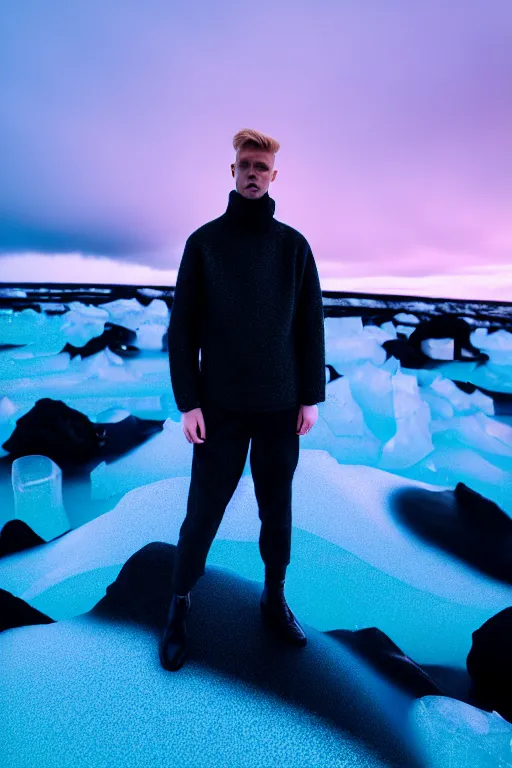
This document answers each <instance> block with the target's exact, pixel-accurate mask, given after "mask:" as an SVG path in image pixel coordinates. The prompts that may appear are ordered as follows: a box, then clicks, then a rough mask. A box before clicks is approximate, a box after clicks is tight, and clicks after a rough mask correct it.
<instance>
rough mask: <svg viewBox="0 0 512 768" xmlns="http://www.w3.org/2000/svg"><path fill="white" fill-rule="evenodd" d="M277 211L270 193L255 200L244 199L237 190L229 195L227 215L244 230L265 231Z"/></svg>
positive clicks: (233, 190)
mask: <svg viewBox="0 0 512 768" xmlns="http://www.w3.org/2000/svg"><path fill="white" fill-rule="evenodd" d="M275 209H276V203H275V200H273V199H272V198H271V197H270V196H269V194H268V192H265V194H264V195H262V196H261V197H257V198H254V199H251V198H248V197H244V196H243V195H241V194H240V192H238V190H236V189H232V190H231V192H230V193H229V202H228V207H227V208H226V215H227V216H228V217H229V218H230V219H231V220H232V221H235V222H236V223H238V224H240V225H242V226H243V227H244V228H248V229H249V228H250V229H264V228H265V227H267V226H268V224H269V223H270V222H271V221H272V218H273V216H274V211H275Z"/></svg>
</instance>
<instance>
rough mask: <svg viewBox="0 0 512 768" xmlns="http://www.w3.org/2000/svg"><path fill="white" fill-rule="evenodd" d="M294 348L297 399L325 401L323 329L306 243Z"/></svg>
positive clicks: (317, 287)
mask: <svg viewBox="0 0 512 768" xmlns="http://www.w3.org/2000/svg"><path fill="white" fill-rule="evenodd" d="M295 338H296V349H297V356H298V361H299V402H300V403H301V405H316V403H320V402H324V400H325V385H326V378H325V329H324V310H323V304H322V289H321V287H320V278H319V276H318V270H317V267H316V263H315V259H314V256H313V253H312V251H311V248H310V246H309V245H308V248H307V257H306V264H305V267H304V273H303V277H302V283H301V288H300V293H299V298H298V305H297V315H296V325H295Z"/></svg>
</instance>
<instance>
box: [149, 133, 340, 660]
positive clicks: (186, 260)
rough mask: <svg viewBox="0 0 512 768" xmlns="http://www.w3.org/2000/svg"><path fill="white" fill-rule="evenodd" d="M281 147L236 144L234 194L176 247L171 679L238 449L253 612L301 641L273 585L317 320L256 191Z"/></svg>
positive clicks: (317, 355) (313, 408) (311, 410)
mask: <svg viewBox="0 0 512 768" xmlns="http://www.w3.org/2000/svg"><path fill="white" fill-rule="evenodd" d="M279 146H280V145H279V144H278V142H277V141H276V140H275V139H273V138H272V137H270V136H265V135H264V134H262V133H260V132H259V131H254V130H250V129H245V130H242V131H239V132H238V133H237V134H236V135H235V136H234V138H233V147H234V149H235V150H236V161H235V163H233V164H232V165H231V173H232V175H233V177H234V179H235V182H236V189H234V190H232V191H231V192H230V193H229V203H228V207H227V209H226V212H225V213H224V214H223V215H222V216H220V217H218V218H217V219H214V220H213V221H211V222H208V223H207V224H204V225H203V226H201V227H199V229H197V230H196V231H195V232H193V233H192V234H191V235H190V237H189V238H188V239H187V242H186V245H185V250H184V253H183V257H182V260H181V263H180V267H179V270H178V276H177V279H176V288H175V293H174V300H173V304H172V308H171V319H170V324H169V330H168V342H169V343H168V349H169V363H170V375H171V383H172V388H173V392H174V396H175V399H176V404H177V407H178V410H179V411H180V412H182V413H183V416H182V427H183V432H184V434H185V437H186V439H187V440H188V441H189V442H190V443H193V444H194V447H193V459H192V472H191V480H190V489H189V496H188V502H187V514H186V517H185V519H184V521H183V524H182V526H181V529H180V535H179V540H178V544H177V549H176V558H175V564H174V571H173V577H172V593H173V594H172V599H171V605H170V608H169V614H168V619H167V626H166V628H165V630H164V633H163V635H162V638H161V641H160V646H159V653H160V661H161V664H162V666H163V667H164V668H165V669H169V670H176V669H179V668H180V667H181V665H182V664H183V662H184V660H185V656H186V653H187V642H186V641H187V635H186V627H185V617H186V615H187V614H188V612H189V610H190V590H191V589H192V587H193V586H194V585H195V584H196V582H197V580H198V579H199V578H200V577H201V576H202V575H203V574H204V568H205V563H206V558H207V555H208V552H209V549H210V546H211V544H212V542H213V539H214V538H215V535H216V533H217V529H218V527H219V525H220V523H221V520H222V517H223V515H224V511H225V509H226V506H227V504H228V503H229V501H230V499H231V497H232V495H233V493H234V492H235V490H236V487H237V485H238V482H239V480H240V477H241V475H242V473H243V470H244V467H245V463H246V460H247V451H248V449H249V443H251V452H250V463H251V471H252V476H253V480H254V488H255V495H256V499H257V502H258V514H259V517H260V520H261V532H260V538H259V548H260V553H261V557H262V560H263V562H264V564H265V587H264V590H263V594H262V596H261V600H260V606H261V610H262V613H263V616H264V617H265V619H266V620H268V621H269V624H270V626H271V627H273V628H274V629H277V630H278V631H279V632H280V634H281V635H282V636H283V637H284V638H286V640H287V641H289V642H290V643H293V644H295V645H299V646H304V645H305V644H306V642H307V639H306V636H305V634H304V632H303V630H302V627H300V625H299V623H298V622H297V620H296V618H295V616H294V615H293V613H292V612H291V610H290V608H289V607H288V605H287V603H286V600H285V598H284V579H285V574H286V567H287V565H288V564H289V562H290V544H291V494H292V480H293V475H294V472H295V469H296V466H297V462H298V458H299V436H300V435H304V434H306V433H307V432H309V430H310V429H311V427H312V426H313V425H314V423H315V422H316V420H317V418H318V407H317V405H316V403H318V402H322V401H324V400H325V339H324V320H323V306H322V292H321V288H320V280H319V277H318V272H317V268H316V264H315V260H314V258H313V254H312V252H311V248H310V247H309V244H308V242H307V240H306V238H305V237H304V236H303V235H302V234H301V233H300V232H298V231H297V230H295V229H293V227H290V226H288V225H287V224H283V223H282V222H279V221H277V220H276V219H274V210H275V202H274V200H272V198H271V197H269V194H268V187H269V184H270V182H273V181H275V178H276V176H277V170H275V169H274V163H275V153H276V152H277V151H278V150H279ZM199 351H200V353H201V363H200V365H199V359H198V358H199Z"/></svg>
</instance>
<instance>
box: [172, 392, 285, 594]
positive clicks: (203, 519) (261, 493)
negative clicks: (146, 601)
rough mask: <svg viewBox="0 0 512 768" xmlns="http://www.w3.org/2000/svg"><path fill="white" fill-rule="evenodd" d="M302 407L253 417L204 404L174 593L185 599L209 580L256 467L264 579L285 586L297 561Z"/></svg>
mask: <svg viewBox="0 0 512 768" xmlns="http://www.w3.org/2000/svg"><path fill="white" fill-rule="evenodd" d="M299 408H300V406H298V405H297V406H295V407H293V408H289V409H286V410H280V411H273V412H270V411H267V412H259V413H250V412H248V411H235V410H231V409H227V408H223V407H221V406H218V405H215V404H211V403H209V404H203V405H202V406H201V410H202V412H203V417H204V422H205V427H206V440H205V441H204V443H194V445H193V458H192V472H191V478H190V488H189V494H188V501H187V513H186V516H185V519H184V521H183V523H182V525H181V528H180V534H179V539H178V544H177V551H176V558H175V564H174V571H173V576H172V590H173V592H175V593H177V594H179V595H185V594H186V593H187V592H189V591H190V590H191V589H192V588H193V587H194V586H195V584H196V582H197V580H198V579H199V578H200V577H201V576H202V575H203V574H204V569H205V565H206V558H207V556H208V552H209V550H210V547H211V545H212V542H213V540H214V538H215V535H216V533H217V530H218V527H219V525H220V523H221V521H222V518H223V516H224V512H225V510H226V507H227V505H228V503H229V501H230V499H231V497H232V496H233V494H234V492H235V490H236V487H237V485H238V482H239V480H240V478H241V476H242V473H243V470H244V467H245V463H246V460H247V451H248V449H249V443H251V452H250V465H251V473H252V478H253V481H254V491H255V496H256V501H257V504H258V515H259V518H260V521H261V529H260V537H259V548H260V554H261V558H262V560H263V562H264V564H265V576H266V577H268V578H271V579H284V577H285V574H286V567H287V565H288V564H289V562H290V549H291V528H292V480H293V475H294V473H295V469H296V467H297V463H298V460H299V440H300V436H299V435H298V434H297V420H298V416H299Z"/></svg>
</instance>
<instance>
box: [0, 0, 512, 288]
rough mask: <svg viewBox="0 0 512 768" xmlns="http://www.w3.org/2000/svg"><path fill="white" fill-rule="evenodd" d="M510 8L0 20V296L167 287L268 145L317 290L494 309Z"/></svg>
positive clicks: (96, 5) (426, 4) (23, 12)
mask: <svg viewBox="0 0 512 768" xmlns="http://www.w3.org/2000/svg"><path fill="white" fill-rule="evenodd" d="M511 82H512V3H511V2H510V0H486V2H482V0H414V2H410V1H409V0H381V2H377V1H376V0H373V1H370V0H358V2H349V1H348V0H346V1H343V0H330V1H328V2H327V1H325V0H324V1H323V2H322V1H321V0H319V1H317V2H315V3H313V2H293V3H292V2H290V3H287V2H282V3H277V4H276V3H275V2H274V3H271V2H268V1H267V0H263V2H260V3H259V4H258V6H257V9H253V10H251V8H250V7H249V6H246V5H243V4H241V5H240V4H238V3H234V2H225V1H224V0H219V1H218V2H215V3H209V2H193V1H192V2H187V3H183V4H180V5H179V7H178V4H175V3H170V2H163V0H162V1H161V2H159V1H157V0H149V1H148V2H145V3H141V2H135V0H113V1H112V2H110V3H108V4H105V3H103V2H100V0H96V1H95V2H93V1H92V0H91V2H88V3H82V4H80V6H78V4H72V3H71V4H70V3H69V2H66V0H47V1H46V2H45V3H40V4H39V3H37V4H34V3H32V2H29V0H6V2H3V3H2V5H1V10H0V93H1V94H2V107H3V109H2V115H1V118H0V146H1V147H2V152H1V153H0V179H1V180H2V182H1V184H0V279H1V280H2V281H6V282H16V281H20V282H25V281H28V280H30V281H34V282H39V281H40V282H77V283H78V282H79V283H83V282H90V283H98V282H99V283H101V282H105V283H111V282H114V283H134V284H151V285H174V283H175V279H176V271H177V268H178V266H179V262H180V258H181V255H182V252H183V246H184V243H185V240H186V238H187V237H188V235H189V234H190V233H191V232H192V231H193V230H194V229H196V228H197V227H199V226H200V225H201V224H203V223H205V222H206V221H209V220H211V219H213V218H216V217H217V216H219V215H220V214H221V213H223V212H224V210H225V209H226V206H227V202H228V195H229V191H230V190H231V189H233V188H234V181H233V178H232V177H231V173H230V167H229V166H230V163H231V162H232V161H233V160H234V150H233V148H232V137H233V135H234V134H235V133H236V131H238V130H239V129H241V128H244V127H252V128H256V129H258V130H261V131H263V132H264V133H268V134H270V135H272V136H274V137H275V138H276V139H277V140H278V141H279V142H280V143H281V149H280V151H279V152H278V154H277V156H276V165H275V167H276V168H277V169H278V171H279V173H278V176H277V179H276V181H275V182H274V183H273V184H271V185H270V189H269V193H270V195H271V196H272V197H273V198H274V200H275V201H276V212H275V216H276V218H277V219H279V220H280V221H284V222H286V223H288V224H290V225H291V226H293V227H295V228H296V229H298V230H299V231H300V232H302V234H304V236H305V237H306V238H307V239H308V241H309V243H310V245H311V247H312V249H313V253H314V255H315V260H316V263H317V266H318V270H319V273H320V281H321V284H322V288H323V289H324V290H343V291H361V292H376V293H395V294H408V295H423V296H442V297H448V298H449V297H452V298H467V299H497V300H505V301H512V87H511V85H510V84H511Z"/></svg>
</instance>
